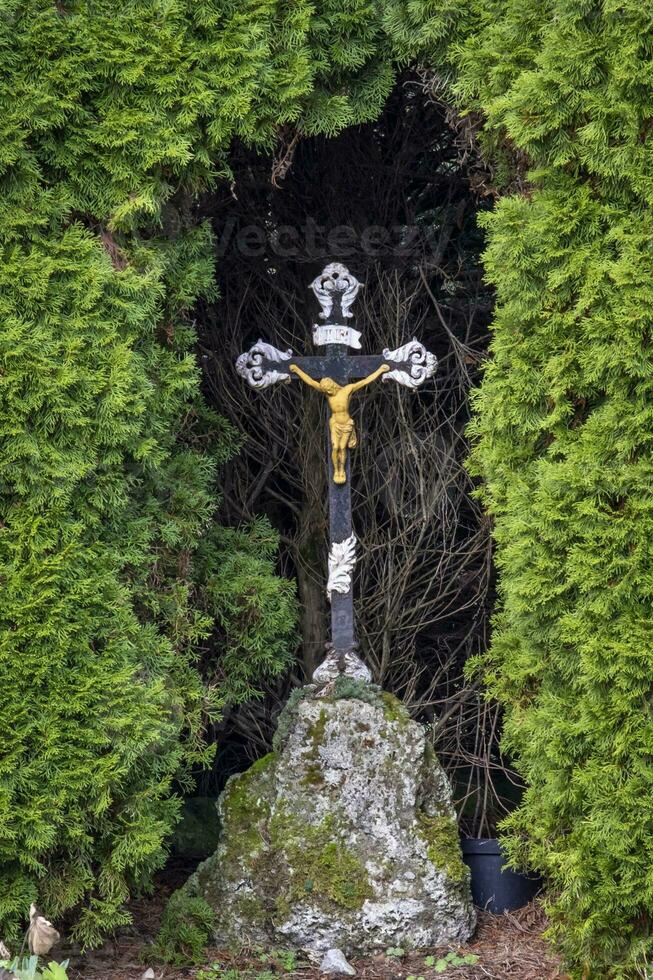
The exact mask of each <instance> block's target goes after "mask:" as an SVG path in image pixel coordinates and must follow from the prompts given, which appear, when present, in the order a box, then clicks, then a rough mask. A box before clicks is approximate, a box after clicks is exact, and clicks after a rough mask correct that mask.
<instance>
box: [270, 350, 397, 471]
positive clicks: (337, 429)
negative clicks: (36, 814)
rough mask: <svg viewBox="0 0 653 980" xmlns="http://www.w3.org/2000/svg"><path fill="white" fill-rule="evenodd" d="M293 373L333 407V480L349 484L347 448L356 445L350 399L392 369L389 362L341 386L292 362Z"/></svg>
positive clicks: (331, 423) (331, 429)
mask: <svg viewBox="0 0 653 980" xmlns="http://www.w3.org/2000/svg"><path fill="white" fill-rule="evenodd" d="M288 370H289V371H292V373H293V374H296V375H297V377H298V378H301V380H302V381H303V382H304V383H305V384H307V385H310V386H311V388H315V390H316V391H321V392H322V394H323V395H326V397H327V401H328V402H329V408H330V409H331V418H330V419H329V431H330V433H331V459H332V460H333V482H334V483H346V481H347V474H346V471H345V466H346V464H347V449H353V448H354V447H355V445H356V442H357V439H356V428H355V426H354V420H353V418H352V417H351V415H350V414H349V399H350V398H351V396H352V395H353V394H354V392H355V391H358V390H359V389H360V388H364V387H365V386H366V385H369V384H371V383H372V382H373V381H376V379H377V378H379V377H380V376H381V375H382V374H385V373H386V371H389V370H390V366H389V365H388V364H382V365H381V367H380V368H377V370H376V371H374V372H373V374H370V375H369V376H368V377H367V378H362V379H361V380H360V381H356V382H354V383H353V384H349V385H339V384H338V383H337V382H335V381H334V380H333V378H321V379H320V380H319V381H316V380H315V379H314V378H311V376H310V375H309V374H306V373H305V372H304V371H302V369H301V368H299V367H297V365H296V364H291V365H290V367H289V368H288Z"/></svg>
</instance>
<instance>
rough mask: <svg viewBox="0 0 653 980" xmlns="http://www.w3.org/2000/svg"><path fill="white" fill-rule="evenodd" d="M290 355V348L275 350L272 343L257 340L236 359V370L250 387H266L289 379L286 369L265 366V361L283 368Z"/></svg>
mask: <svg viewBox="0 0 653 980" xmlns="http://www.w3.org/2000/svg"><path fill="white" fill-rule="evenodd" d="M291 357H292V351H291V350H290V348H289V349H288V350H287V351H282V350H277V348H276V347H273V346H272V344H266V343H265V341H264V340H259V341H257V343H255V344H254V346H253V347H252V348H250V350H248V351H246V352H245V353H244V354H241V355H240V357H239V358H238V359H237V360H236V370H237V371H238V374H239V375H240V376H241V378H244V379H245V381H247V382H248V383H249V384H250V385H251V386H252V388H268V387H269V386H270V385H273V384H276V382H277V381H284V382H286V383H287V382H289V381H290V374H289V372H288V370H281V371H277V370H275V369H274V368H270V367H269V366H268V367H266V366H265V362H266V361H267V362H270V361H273V362H276V363H278V364H279V366H280V367H281V368H283V365H284V362H285V361H289V360H290V358H291Z"/></svg>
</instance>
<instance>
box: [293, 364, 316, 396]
mask: <svg viewBox="0 0 653 980" xmlns="http://www.w3.org/2000/svg"><path fill="white" fill-rule="evenodd" d="M288 370H289V371H292V373H293V374H296V375H297V377H298V378H301V379H302V381H303V382H304V383H305V384H307V385H310V386H311V388H315V389H316V390H317V391H322V389H321V388H320V383H319V381H316V380H315V378H312V377H311V376H310V374H305V372H304V371H302V369H301V368H299V367H297V365H296V364H291V365H290V367H289V368H288Z"/></svg>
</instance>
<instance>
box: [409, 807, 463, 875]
mask: <svg viewBox="0 0 653 980" xmlns="http://www.w3.org/2000/svg"><path fill="white" fill-rule="evenodd" d="M417 819H418V820H419V829H420V833H421V835H422V837H423V838H424V840H425V841H426V846H427V851H426V853H427V856H428V859H429V861H430V862H431V864H433V865H434V866H435V867H436V868H437V869H438V871H444V872H445V873H446V874H447V877H448V878H449V879H450V881H453V882H461V883H462V882H464V881H466V880H467V877H468V871H467V866H466V865H465V863H464V861H463V858H462V854H461V850H460V836H459V832H458V824H457V823H456V821H455V819H454V818H453V817H450V816H449V815H448V814H442V815H439V816H435V817H430V816H428V814H426V813H423V812H422V813H419V814H418V817H417Z"/></svg>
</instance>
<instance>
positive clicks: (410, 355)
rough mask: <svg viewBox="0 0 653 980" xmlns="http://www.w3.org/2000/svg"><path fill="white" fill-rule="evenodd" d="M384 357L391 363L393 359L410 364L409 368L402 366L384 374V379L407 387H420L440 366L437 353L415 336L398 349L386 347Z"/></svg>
mask: <svg viewBox="0 0 653 980" xmlns="http://www.w3.org/2000/svg"><path fill="white" fill-rule="evenodd" d="M383 357H384V360H386V361H388V362H389V363H390V364H392V362H393V361H403V362H404V364H407V365H408V370H406V367H403V366H402V367H397V368H394V369H393V370H392V371H388V373H387V374H384V375H383V381H396V382H397V383H398V384H400V385H404V387H406V388H419V386H420V385H421V384H423V383H424V382H425V381H426V380H427V378H432V377H433V375H434V374H435V371H436V368H437V366H438V359H437V357H436V356H435V354H431V352H430V351H428V350H427V349H426V347H425V346H424V344H421V343H420V342H419V340H417V339H416V338H415V337H413V339H412V340H409V341H408V343H407V344H404V345H403V347H398V348H397V350H389V349H388V348H387V347H386V348H385V349H384V351H383Z"/></svg>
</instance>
